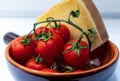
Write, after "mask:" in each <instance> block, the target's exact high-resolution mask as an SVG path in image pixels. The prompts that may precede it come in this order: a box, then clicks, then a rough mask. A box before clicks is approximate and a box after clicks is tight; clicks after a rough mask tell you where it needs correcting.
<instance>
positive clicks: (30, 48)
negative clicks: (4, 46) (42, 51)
mask: <svg viewBox="0 0 120 81" xmlns="http://www.w3.org/2000/svg"><path fill="white" fill-rule="evenodd" d="M21 40H23V36H20V37H18V38H16V39H15V40H14V41H13V43H12V56H13V58H14V59H15V60H16V61H17V62H19V63H20V64H24V63H25V62H26V61H27V60H28V59H30V58H31V56H32V55H33V54H34V51H35V46H36V43H35V41H34V40H31V42H30V43H29V44H27V45H23V44H22V43H21Z"/></svg>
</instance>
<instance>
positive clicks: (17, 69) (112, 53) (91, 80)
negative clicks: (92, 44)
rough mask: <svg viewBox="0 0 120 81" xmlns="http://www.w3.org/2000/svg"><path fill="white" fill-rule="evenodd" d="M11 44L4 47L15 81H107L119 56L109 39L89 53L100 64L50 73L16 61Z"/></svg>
mask: <svg viewBox="0 0 120 81" xmlns="http://www.w3.org/2000/svg"><path fill="white" fill-rule="evenodd" d="M11 44H12V41H11V42H10V43H9V44H8V46H7V48H6V51H5V52H6V54H5V56H6V60H7V65H8V68H9V70H10V72H11V74H12V75H13V77H14V78H15V80H16V81H107V79H109V78H110V77H111V75H112V74H113V72H114V71H115V69H116V67H117V61H118V57H119V51H118V48H117V47H116V46H115V44H114V43H112V42H111V41H109V40H108V41H107V42H106V43H104V44H103V45H102V46H100V47H99V48H97V49H96V50H94V51H93V52H92V53H91V57H90V58H91V59H95V58H98V59H99V60H100V63H101V66H99V67H96V68H92V69H88V70H85V71H82V72H70V73H50V72H42V71H37V70H32V69H30V68H27V67H25V66H23V65H20V64H19V63H17V62H16V61H15V60H13V58H12V57H11V52H10V51H11Z"/></svg>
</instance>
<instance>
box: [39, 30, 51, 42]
mask: <svg viewBox="0 0 120 81" xmlns="http://www.w3.org/2000/svg"><path fill="white" fill-rule="evenodd" d="M50 38H51V31H49V32H48V33H47V34H46V33H44V34H43V35H42V36H41V37H40V38H39V39H41V40H43V41H48V40H49V39H50Z"/></svg>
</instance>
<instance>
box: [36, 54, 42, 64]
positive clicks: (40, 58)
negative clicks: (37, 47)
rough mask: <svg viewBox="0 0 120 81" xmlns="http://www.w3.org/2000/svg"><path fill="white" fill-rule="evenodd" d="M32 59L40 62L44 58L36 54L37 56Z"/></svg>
mask: <svg viewBox="0 0 120 81" xmlns="http://www.w3.org/2000/svg"><path fill="white" fill-rule="evenodd" d="M34 60H35V62H36V63H41V62H43V60H44V59H43V58H42V57H40V54H38V56H37V57H35V58H34Z"/></svg>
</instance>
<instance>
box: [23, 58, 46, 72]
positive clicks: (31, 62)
mask: <svg viewBox="0 0 120 81" xmlns="http://www.w3.org/2000/svg"><path fill="white" fill-rule="evenodd" d="M25 66H26V67H29V68H31V69H35V70H42V69H44V68H47V66H46V65H45V64H44V62H40V63H38V62H36V61H35V59H33V58H32V59H30V60H28V61H27V63H26V65H25Z"/></svg>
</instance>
